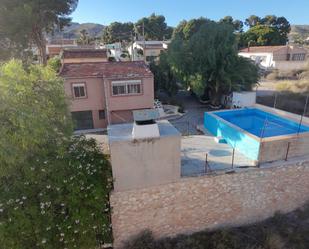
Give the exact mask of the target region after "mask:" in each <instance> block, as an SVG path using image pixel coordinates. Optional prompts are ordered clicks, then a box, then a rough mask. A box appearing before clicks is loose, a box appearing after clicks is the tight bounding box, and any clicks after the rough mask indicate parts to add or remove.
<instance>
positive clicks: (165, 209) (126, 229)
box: [111, 160, 309, 248]
mask: <svg viewBox="0 0 309 249" xmlns="http://www.w3.org/2000/svg"><path fill="white" fill-rule="evenodd" d="M308 200H309V161H308V160H306V161H303V162H298V163H296V162H294V163H293V162H289V163H288V164H285V165H282V166H276V167H270V168H264V169H262V168H261V169H254V170H249V171H245V172H240V173H236V174H223V175H218V176H203V177H196V178H184V179H181V180H179V182H176V183H171V184H165V185H160V186H156V187H150V188H144V189H139V190H131V191H126V192H115V193H112V195H111V206H112V210H113V211H112V223H113V234H114V239H115V247H116V248H117V247H119V246H120V245H121V244H122V242H123V241H124V240H127V239H129V238H130V237H131V236H133V235H136V234H137V233H139V232H140V231H142V230H144V229H150V230H152V231H153V233H154V235H155V236H157V237H161V236H174V235H176V234H179V233H192V232H195V231H199V230H202V229H205V228H215V227H219V226H225V225H232V226H233V225H241V224H246V223H251V222H255V221H259V220H262V219H265V218H267V217H270V216H272V215H273V214H274V212H275V211H282V212H288V211H292V210H293V209H295V208H297V207H299V206H301V205H303V204H304V203H305V202H306V201H308Z"/></svg>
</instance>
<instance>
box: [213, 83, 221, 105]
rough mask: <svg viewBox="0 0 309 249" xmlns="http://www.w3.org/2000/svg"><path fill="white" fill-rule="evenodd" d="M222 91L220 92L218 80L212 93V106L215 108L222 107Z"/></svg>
mask: <svg viewBox="0 0 309 249" xmlns="http://www.w3.org/2000/svg"><path fill="white" fill-rule="evenodd" d="M221 97H222V91H221V90H220V82H219V80H216V84H215V87H214V88H212V91H211V104H212V105H214V106H219V105H221Z"/></svg>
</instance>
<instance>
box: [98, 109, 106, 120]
mask: <svg viewBox="0 0 309 249" xmlns="http://www.w3.org/2000/svg"><path fill="white" fill-rule="evenodd" d="M99 119H105V110H99Z"/></svg>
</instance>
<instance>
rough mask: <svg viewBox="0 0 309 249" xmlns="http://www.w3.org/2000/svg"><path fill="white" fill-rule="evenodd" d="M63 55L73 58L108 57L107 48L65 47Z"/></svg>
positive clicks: (65, 57) (66, 57)
mask: <svg viewBox="0 0 309 249" xmlns="http://www.w3.org/2000/svg"><path fill="white" fill-rule="evenodd" d="M62 57H63V58H64V59H71V58H107V53H106V50H105V49H89V48H84V49H81V48H71V49H64V50H63V54H62Z"/></svg>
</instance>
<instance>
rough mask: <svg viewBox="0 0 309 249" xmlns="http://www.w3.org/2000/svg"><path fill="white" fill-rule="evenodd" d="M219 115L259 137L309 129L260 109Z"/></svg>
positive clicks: (218, 113)
mask: <svg viewBox="0 0 309 249" xmlns="http://www.w3.org/2000/svg"><path fill="white" fill-rule="evenodd" d="M215 114H216V115H217V116H218V117H220V118H222V119H224V120H226V121H228V122H230V123H232V124H234V125H236V126H238V127H240V128H242V129H243V130H245V131H247V132H249V133H251V134H253V135H255V136H257V137H263V138H264V137H274V136H280V135H289V134H295V133H297V132H298V130H299V132H306V131H309V127H306V126H304V125H302V126H301V127H299V124H298V123H296V122H293V121H290V120H287V119H284V118H281V117H279V116H276V115H274V114H271V113H267V112H264V111H261V110H259V109H241V110H235V111H226V112H217V113H215Z"/></svg>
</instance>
